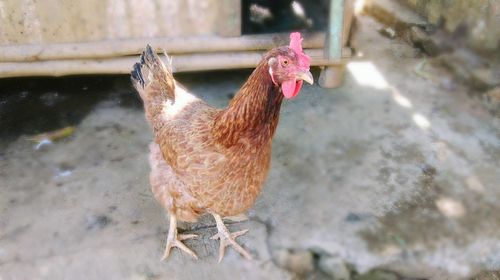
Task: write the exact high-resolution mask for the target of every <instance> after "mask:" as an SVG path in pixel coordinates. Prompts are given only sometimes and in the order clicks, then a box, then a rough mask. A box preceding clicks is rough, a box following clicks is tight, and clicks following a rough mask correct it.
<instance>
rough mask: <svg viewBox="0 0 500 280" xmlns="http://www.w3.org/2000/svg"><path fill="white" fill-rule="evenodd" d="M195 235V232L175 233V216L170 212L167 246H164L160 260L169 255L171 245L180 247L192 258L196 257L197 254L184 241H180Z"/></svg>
mask: <svg viewBox="0 0 500 280" xmlns="http://www.w3.org/2000/svg"><path fill="white" fill-rule="evenodd" d="M194 237H197V235H196V234H177V217H175V215H174V214H170V228H169V229H168V236H167V246H166V248H165V253H164V254H163V257H162V258H161V260H164V259H166V258H168V256H169V255H170V250H171V249H172V247H177V248H179V249H181V250H182V251H184V252H186V253H188V254H189V255H191V256H192V257H193V258H195V259H198V256H196V254H195V253H194V252H193V251H192V250H191V249H189V248H188V247H186V245H184V243H182V240H186V239H190V238H194Z"/></svg>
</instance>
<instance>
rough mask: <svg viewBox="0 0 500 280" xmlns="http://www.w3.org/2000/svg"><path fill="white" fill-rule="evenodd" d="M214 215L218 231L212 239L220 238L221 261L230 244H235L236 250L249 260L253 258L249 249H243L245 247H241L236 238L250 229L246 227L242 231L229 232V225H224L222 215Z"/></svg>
mask: <svg viewBox="0 0 500 280" xmlns="http://www.w3.org/2000/svg"><path fill="white" fill-rule="evenodd" d="M212 216H214V218H215V222H216V223H217V230H218V233H217V234H216V235H214V236H212V238H211V239H220V245H219V262H220V261H221V260H222V258H223V257H224V253H225V250H226V247H227V246H228V245H231V246H233V248H234V249H235V250H236V251H238V253H240V254H241V255H242V256H243V257H245V258H246V259H247V260H251V259H252V256H251V255H250V253H248V252H247V250H245V249H243V247H241V245H240V244H238V243H237V242H236V240H235V239H236V238H237V237H238V236H241V235H243V234H245V233H247V232H248V229H244V230H241V231H237V232H232V233H231V232H229V230H228V229H227V227H226V226H225V225H224V222H223V221H222V217H221V216H220V215H217V214H212Z"/></svg>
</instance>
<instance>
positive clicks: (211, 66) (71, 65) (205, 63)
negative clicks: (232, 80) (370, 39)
mask: <svg viewBox="0 0 500 280" xmlns="http://www.w3.org/2000/svg"><path fill="white" fill-rule="evenodd" d="M305 52H306V53H307V54H308V55H309V56H311V65H314V66H324V65H335V64H338V63H342V62H341V61H332V60H328V59H326V58H325V57H324V55H323V49H310V50H305ZM263 54H264V53H263V52H258V51H247V52H224V53H201V54H183V55H173V56H172V63H173V69H174V72H191V71H206V70H225V69H238V68H254V67H255V66H256V65H257V64H258V63H259V61H260V60H261V59H262V55H263ZM345 56H349V53H348V49H346V53H345ZM138 61H139V57H138V56H126V57H117V58H108V59H77V60H52V61H35V62H3V63H0V77H2V78H6V77H25V76H66V75H88V74H128V73H130V71H131V70H132V66H133V65H134V63H136V62H138Z"/></svg>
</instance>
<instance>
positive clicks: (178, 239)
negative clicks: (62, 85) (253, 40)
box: [132, 33, 313, 261]
mask: <svg viewBox="0 0 500 280" xmlns="http://www.w3.org/2000/svg"><path fill="white" fill-rule="evenodd" d="M290 39H291V41H290V46H289V47H288V46H287V47H279V48H275V49H273V50H271V51H269V52H268V53H267V54H265V55H264V57H263V59H262V61H261V62H260V63H259V64H258V66H257V68H256V69H255V70H254V71H253V73H252V74H251V76H250V77H249V78H248V80H247V81H246V82H245V84H244V85H243V86H242V88H241V89H240V90H239V91H238V93H237V94H236V95H235V97H234V98H233V99H232V100H231V102H230V103H229V106H228V107H227V108H225V109H217V108H214V107H212V106H210V105H208V104H207V103H205V102H204V101H203V100H201V99H199V98H197V97H196V96H194V95H192V94H191V93H189V92H187V91H186V89H184V88H183V87H182V86H181V85H180V84H179V83H177V82H176V81H175V79H174V77H173V75H172V69H171V63H170V61H168V63H167V65H165V64H163V62H162V61H161V60H160V58H159V57H158V56H157V55H156V54H155V53H154V52H153V50H152V48H151V47H150V46H149V45H148V46H147V47H146V50H145V51H144V52H143V53H142V55H141V62H140V63H136V64H135V65H134V70H133V71H132V82H133V84H134V86H135V88H136V89H137V91H138V93H139V95H140V97H141V98H142V100H143V102H144V108H145V111H146V118H147V119H148V121H149V122H150V124H151V126H152V127H153V132H154V142H153V143H151V144H150V157H149V163H150V165H151V174H150V183H151V186H152V191H153V194H154V196H155V198H156V200H158V201H159V202H160V204H161V205H162V206H163V207H164V208H166V209H167V210H168V213H169V216H170V228H169V232H168V237H167V245H166V249H165V253H164V256H163V258H166V257H168V256H169V254H170V250H171V248H172V247H178V248H180V249H182V250H183V251H185V252H187V253H188V254H190V255H191V256H193V257H194V258H197V256H196V254H195V253H194V252H193V251H192V250H190V249H189V248H188V247H186V246H185V245H184V244H183V243H182V240H185V239H188V238H193V237H196V235H193V234H190V235H182V234H177V220H180V221H187V222H196V220H197V219H198V217H199V216H200V215H202V214H205V213H209V214H211V215H213V217H214V218H215V221H216V224H217V230H218V233H217V234H216V235H215V236H214V237H213V239H220V246H219V248H220V249H219V261H220V260H221V259H222V257H223V256H224V250H225V247H226V246H228V245H231V246H232V247H233V248H235V249H236V250H237V251H238V252H239V253H241V254H242V255H243V256H244V257H245V258H247V259H251V255H250V254H249V253H248V252H247V251H246V250H245V249H243V248H242V247H241V246H240V245H239V244H238V243H237V242H236V241H235V238H236V237H238V236H240V235H242V234H244V233H246V232H247V230H243V231H239V232H235V233H230V232H229V231H228V229H227V228H226V226H225V225H224V223H223V221H222V217H226V216H235V215H238V214H241V213H243V212H245V211H247V210H248V209H249V208H250V207H252V205H253V204H254V202H255V200H256V198H257V196H258V195H259V193H260V190H261V187H262V185H263V183H264V180H265V179H266V176H267V173H268V171H269V165H270V159H271V141H272V137H273V135H274V132H275V131H276V126H277V124H278V118H279V111H280V107H281V103H282V101H283V97H286V98H293V97H295V96H296V95H297V94H298V92H299V90H300V88H301V86H302V81H306V82H308V83H310V84H312V83H313V78H312V75H311V73H310V72H309V64H310V63H309V61H310V59H309V57H308V56H307V55H305V54H304V53H303V51H302V47H301V40H302V39H301V37H300V34H299V33H292V34H291V35H290Z"/></svg>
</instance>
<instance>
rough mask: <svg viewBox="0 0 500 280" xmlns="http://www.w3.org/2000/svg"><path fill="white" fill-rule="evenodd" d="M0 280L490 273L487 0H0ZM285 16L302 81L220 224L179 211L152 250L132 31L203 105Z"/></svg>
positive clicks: (498, 158)
mask: <svg viewBox="0 0 500 280" xmlns="http://www.w3.org/2000/svg"><path fill="white" fill-rule="evenodd" d="M0 26H1V28H0V280H10V279H344V280H347V279H358V280H359V279H364V280H369V279H382V280H389V279H390V280H392V279H478V280H479V279H481V280H483V279H488V280H489V279H491V280H493V279H500V183H499V182H500V169H499V166H500V121H499V116H500V1H498V0H455V1H446V0H401V1H397V0H345V1H342V0H317V1H305V0H304V1H300V0H296V1H291V0H274V1H271V0H268V1H265V0H241V1H240V0H221V1H215V0H198V1H191V0H147V1H130V0H100V1H96V0H88V1H69V0H43V1H40V0H38V1H36V0H22V1H19V0H0ZM292 31H300V32H301V33H302V35H303V37H304V38H305V39H304V42H303V46H304V49H305V51H306V53H308V54H309V55H310V56H311V58H312V65H313V66H314V67H313V68H312V70H313V74H314V76H315V81H318V82H317V83H315V85H313V86H304V87H303V89H302V91H301V95H300V96H299V97H297V98H296V99H294V100H292V101H287V102H285V103H284V105H283V108H282V112H281V119H280V125H279V127H278V131H277V134H276V136H275V138H274V142H273V159H272V167H271V171H270V174H269V178H268V181H267V182H266V184H265V186H264V188H263V193H262V195H261V196H260V197H259V199H258V201H257V203H256V204H255V205H254V207H253V208H252V210H251V211H250V212H249V213H248V216H249V220H248V221H245V222H242V223H236V224H232V225H231V227H232V228H250V232H249V233H248V234H247V235H245V236H243V237H241V238H240V239H239V240H240V242H241V243H242V244H243V245H244V246H245V247H246V248H248V249H249V250H250V252H251V253H252V255H253V256H254V257H255V260H254V261H251V262H249V261H246V260H244V259H243V258H241V256H239V255H238V254H237V253H236V252H234V251H233V250H231V249H228V253H227V255H226V258H225V259H224V260H223V261H222V263H220V264H217V253H218V252H217V251H218V242H216V241H214V240H211V239H210V236H212V235H213V234H214V233H215V231H216V228H215V224H214V222H213V220H211V219H202V220H201V221H200V222H199V223H196V224H183V225H182V227H183V229H184V230H187V231H189V232H190V233H196V234H198V235H199V236H200V238H198V239H194V240H189V241H187V242H186V243H187V245H188V246H189V247H190V248H193V250H194V251H196V252H197V254H198V256H199V257H200V260H198V261H194V260H192V259H190V257H189V256H186V255H185V254H183V253H181V252H180V251H175V252H174V253H173V255H172V256H171V257H170V259H168V261H164V262H161V261H160V257H161V254H162V252H163V250H162V249H163V248H164V247H163V246H164V245H165V240H166V233H167V219H166V215H165V213H164V210H163V209H162V208H161V207H160V206H159V204H157V203H156V202H155V200H154V198H153V196H152V194H151V191H150V186H149V182H148V176H149V167H148V162H147V155H148V148H147V146H148V144H149V142H150V141H151V139H152V134H151V130H150V128H149V125H148V124H147V122H146V121H145V118H144V111H143V107H142V103H141V101H140V99H139V98H138V97H137V96H136V95H137V94H136V92H135V90H133V88H132V86H131V83H130V77H129V72H130V70H131V69H132V66H133V64H134V63H135V62H137V61H138V59H139V58H138V57H139V54H140V52H141V51H142V50H143V49H144V47H145V46H146V44H148V43H149V44H151V45H152V46H153V47H154V48H156V50H158V51H162V50H165V51H166V52H167V53H169V55H171V56H172V58H173V69H174V72H175V77H176V79H177V80H178V81H180V82H181V83H182V84H183V85H185V86H186V87H187V88H188V89H189V90H190V91H191V92H193V93H195V94H197V95H198V96H200V97H201V98H203V99H204V100H206V101H207V102H208V103H209V104H211V105H214V106H217V107H223V106H226V105H227V103H228V101H229V100H230V99H231V98H232V97H233V96H234V94H235V93H236V92H237V91H238V89H239V88H240V86H241V85H242V84H243V83H244V82H245V81H246V79H247V77H248V76H249V75H250V73H251V71H252V69H253V68H254V67H255V66H256V65H257V63H258V62H259V61H260V59H261V57H262V55H263V53H265V52H266V51H267V50H269V49H271V48H273V47H276V46H281V45H288V36H289V33H290V32H292Z"/></svg>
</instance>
